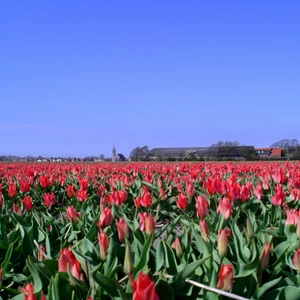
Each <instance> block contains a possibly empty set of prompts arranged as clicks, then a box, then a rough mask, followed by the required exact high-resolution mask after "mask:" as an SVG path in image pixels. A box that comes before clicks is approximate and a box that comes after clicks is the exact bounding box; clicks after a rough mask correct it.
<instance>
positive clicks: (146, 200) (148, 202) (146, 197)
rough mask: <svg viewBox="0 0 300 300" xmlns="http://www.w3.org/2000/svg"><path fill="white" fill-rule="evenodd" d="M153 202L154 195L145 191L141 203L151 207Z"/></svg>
mask: <svg viewBox="0 0 300 300" xmlns="http://www.w3.org/2000/svg"><path fill="white" fill-rule="evenodd" d="M151 203H152V197H151V196H150V194H149V193H144V194H143V195H142V198H141V205H142V206H143V207H150V206H151Z"/></svg>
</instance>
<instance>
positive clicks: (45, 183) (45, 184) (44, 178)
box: [39, 175, 51, 189]
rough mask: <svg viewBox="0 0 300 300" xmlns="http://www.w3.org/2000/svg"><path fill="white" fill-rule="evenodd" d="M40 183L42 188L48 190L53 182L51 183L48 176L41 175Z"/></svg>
mask: <svg viewBox="0 0 300 300" xmlns="http://www.w3.org/2000/svg"><path fill="white" fill-rule="evenodd" d="M39 181H40V184H41V187H42V188H44V189H46V188H47V187H48V186H50V185H51V182H50V180H49V178H48V176H46V175H41V176H40V177H39Z"/></svg>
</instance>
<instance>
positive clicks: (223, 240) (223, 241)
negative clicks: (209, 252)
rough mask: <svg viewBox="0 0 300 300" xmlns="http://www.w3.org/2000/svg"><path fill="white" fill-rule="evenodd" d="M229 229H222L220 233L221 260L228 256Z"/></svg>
mask: <svg viewBox="0 0 300 300" xmlns="http://www.w3.org/2000/svg"><path fill="white" fill-rule="evenodd" d="M228 236H230V230H229V229H220V230H219V232H218V252H219V255H220V257H221V258H223V257H225V256H226V255H227V246H228Z"/></svg>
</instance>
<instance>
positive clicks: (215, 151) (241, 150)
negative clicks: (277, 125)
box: [149, 146, 255, 160]
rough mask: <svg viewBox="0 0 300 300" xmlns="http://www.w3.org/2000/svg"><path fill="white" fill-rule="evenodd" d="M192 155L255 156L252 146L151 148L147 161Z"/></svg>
mask: <svg viewBox="0 0 300 300" xmlns="http://www.w3.org/2000/svg"><path fill="white" fill-rule="evenodd" d="M187 155H194V156H195V157H198V158H203V159H208V158H209V159H214V158H234V159H243V158H249V157H250V156H253V155H254V156H255V151H254V147H253V146H222V147H180V148H153V149H152V150H150V151H149V159H150V160H157V159H162V160H164V159H166V158H184V157H186V156H187Z"/></svg>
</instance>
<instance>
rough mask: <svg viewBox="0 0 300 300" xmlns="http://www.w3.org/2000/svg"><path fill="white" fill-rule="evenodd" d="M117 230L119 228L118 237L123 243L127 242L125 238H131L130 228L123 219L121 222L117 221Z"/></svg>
mask: <svg viewBox="0 0 300 300" xmlns="http://www.w3.org/2000/svg"><path fill="white" fill-rule="evenodd" d="M116 224H117V228H118V236H119V240H120V242H121V243H123V242H124V241H125V237H127V238H128V237H129V228H128V225H127V223H126V222H125V220H124V219H123V218H120V220H119V221H118V220H116Z"/></svg>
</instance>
